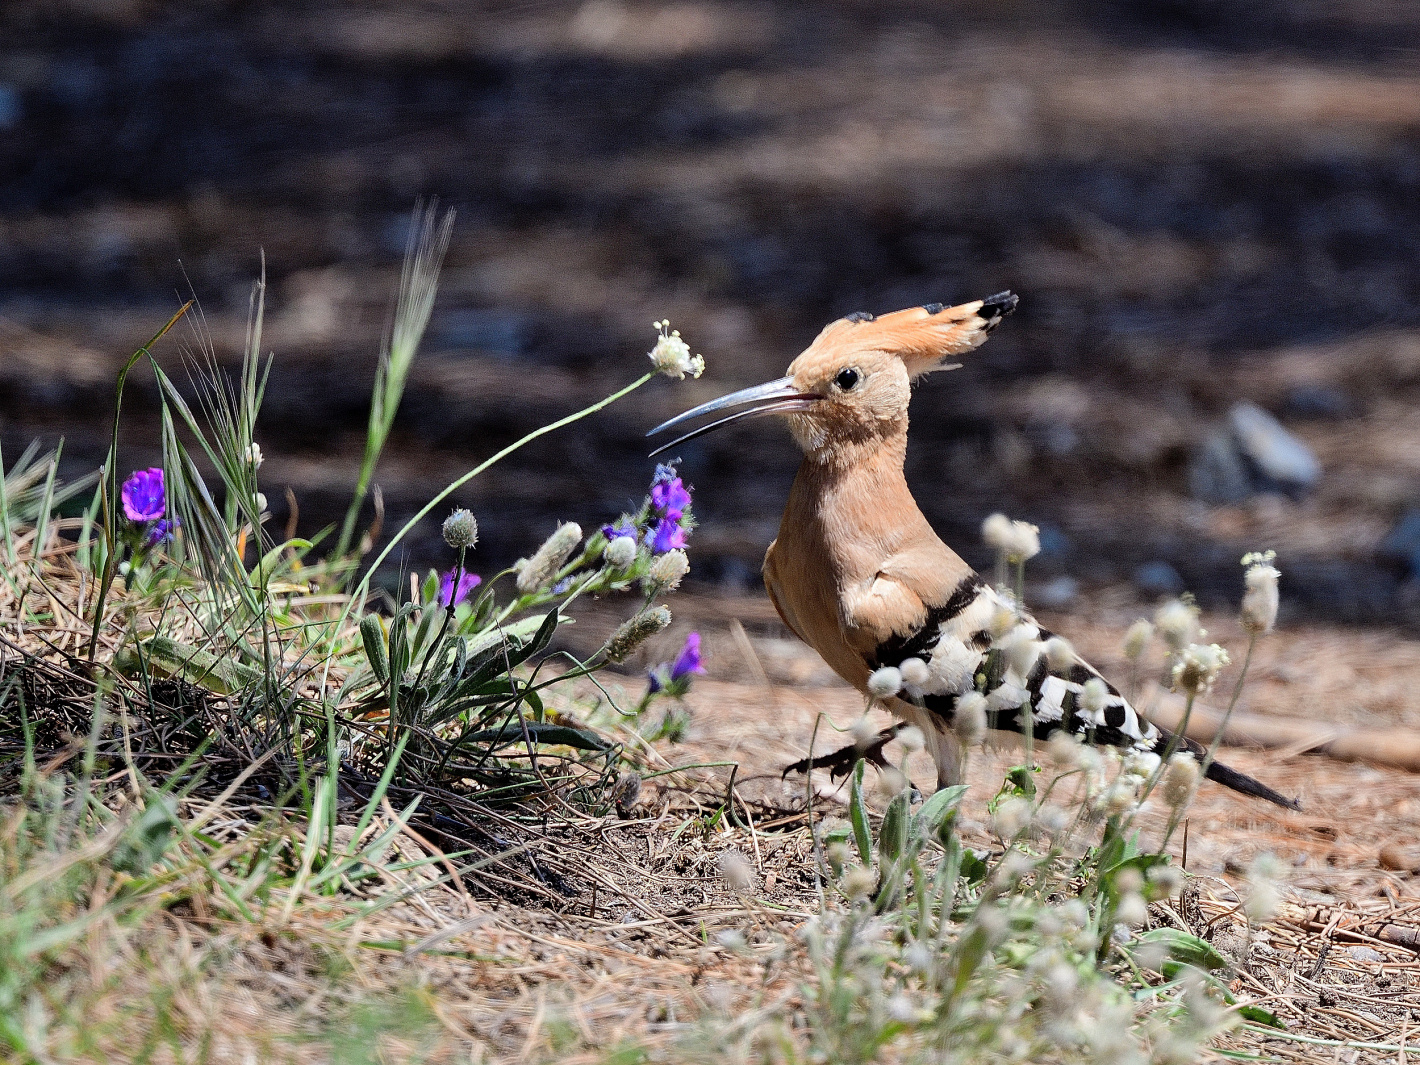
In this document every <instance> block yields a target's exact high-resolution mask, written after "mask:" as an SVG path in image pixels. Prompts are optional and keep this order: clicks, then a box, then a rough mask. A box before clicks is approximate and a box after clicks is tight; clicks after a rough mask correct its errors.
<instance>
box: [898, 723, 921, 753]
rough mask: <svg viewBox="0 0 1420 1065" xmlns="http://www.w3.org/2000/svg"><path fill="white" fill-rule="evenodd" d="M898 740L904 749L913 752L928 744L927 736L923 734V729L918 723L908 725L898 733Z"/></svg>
mask: <svg viewBox="0 0 1420 1065" xmlns="http://www.w3.org/2000/svg"><path fill="white" fill-rule="evenodd" d="M897 742H898V743H900V744H902V749H903V750H904V751H907V752H908V753H909V754H912V753H914V752H916V751H920V750H921V749H922V748H923V747H925V746H927V738H926V737H925V736H923V735H922V730H921V729H920V728H918V727H917V726H916V725H908V726H907V727H906V728H905V729H903V730H902V731H901V732H899V733H898V734H897Z"/></svg>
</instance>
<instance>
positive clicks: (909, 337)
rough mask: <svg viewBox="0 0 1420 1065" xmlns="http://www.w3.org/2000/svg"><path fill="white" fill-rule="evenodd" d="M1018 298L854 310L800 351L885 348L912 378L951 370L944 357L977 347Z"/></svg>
mask: <svg viewBox="0 0 1420 1065" xmlns="http://www.w3.org/2000/svg"><path fill="white" fill-rule="evenodd" d="M1017 299H1018V297H1017V296H1016V295H1015V294H1014V293H1012V292H998V293H997V294H996V295H994V296H988V297H986V299H984V300H972V301H971V302H970V303H963V304H960V305H958V306H956V307H943V306H942V305H941V304H940V303H928V304H926V305H924V306H921V307H909V308H907V309H906V310H903V311H893V312H892V313H891V314H882V315H877V316H874V315H871V314H869V313H868V312H866V311H854V312H853V313H852V314H850V315H847V316H846V317H843V318H840V319H838V320H837V321H835V322H830V323H829V324H828V325H827V326H825V327H824V329H823V331H822V332H821V333H819V335H818V337H817V338H816V339H815V340H814V342H813V343H812V344H811V345H810V346H809V348H808V350H806V351H805V352H804V355H805V356H810V357H812V358H815V359H817V358H819V357H822V358H824V359H826V360H827V361H829V362H835V361H840V360H841V358H842V356H843V355H844V354H846V353H848V352H852V351H863V350H868V349H871V350H877V351H883V352H887V353H889V354H892V355H896V356H897V357H898V358H900V359H902V361H903V363H904V364H906V366H907V373H908V376H909V377H911V378H913V379H914V380H915V379H916V378H918V377H921V376H922V375H923V374H926V373H931V372H932V371H933V370H944V369H955V368H956V367H955V366H954V365H951V364H949V363H947V362H946V360H948V359H950V358H952V357H954V356H957V355H965V354H966V353H967V352H968V351H971V350H973V349H974V348H977V347H980V346H981V344H982V342H983V341H985V339H986V337H987V336H988V335H989V334H990V332H991V330H993V329H995V328H996V326H998V325H999V324H1000V323H1001V319H1002V318H1004V317H1006V315H1008V314H1010V313H1011V312H1012V311H1014V310H1015V309H1016V302H1017Z"/></svg>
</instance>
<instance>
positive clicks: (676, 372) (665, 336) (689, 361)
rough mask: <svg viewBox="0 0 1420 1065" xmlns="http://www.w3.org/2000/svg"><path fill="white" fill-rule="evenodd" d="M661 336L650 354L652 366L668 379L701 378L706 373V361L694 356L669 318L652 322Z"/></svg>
mask: <svg viewBox="0 0 1420 1065" xmlns="http://www.w3.org/2000/svg"><path fill="white" fill-rule="evenodd" d="M651 324H652V325H653V326H655V327H656V328H657V329H658V330H660V333H661V335H660V336H658V337H657V338H656V346H655V347H653V348H652V349H651V350H650V352H649V353H648V357H649V358H650V360H651V364H652V365H653V366H655V368H656V369H657V370H658V371H660V372H661V373H663V374H665V375H666V376H667V377H674V378H675V379H676V380H677V381H680V380H683V379H684V378H685V375H686V374H690V376H691V377H699V376H700V375H701V374H702V373H704V372H705V359H704V358H702V357H701V356H699V355H692V354H691V353H690V347H689V345H687V344H686V342H685V341H684V340H682V339H681V338H680V330H679V329H672V328H671V321H670V319H669V318H667V319H665V320H664V321H661V322H652V323H651Z"/></svg>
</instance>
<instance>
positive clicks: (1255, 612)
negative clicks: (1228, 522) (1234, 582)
mask: <svg viewBox="0 0 1420 1065" xmlns="http://www.w3.org/2000/svg"><path fill="white" fill-rule="evenodd" d="M1275 557H1276V555H1275V554H1274V553H1273V552H1271V551H1268V552H1267V553H1266V554H1262V555H1258V554H1251V555H1244V556H1243V565H1244V566H1247V573H1246V575H1245V576H1244V577H1243V583H1244V585H1245V587H1246V591H1244V592H1243V601H1242V623H1243V628H1245V629H1247V631H1248V632H1251V633H1264V632H1271V631H1272V626H1273V625H1275V624H1276V623H1277V602H1278V594H1277V578H1278V577H1280V576H1282V574H1281V573H1279V572H1278V570H1277V567H1276V566H1274V565H1272V559H1273V558H1275Z"/></svg>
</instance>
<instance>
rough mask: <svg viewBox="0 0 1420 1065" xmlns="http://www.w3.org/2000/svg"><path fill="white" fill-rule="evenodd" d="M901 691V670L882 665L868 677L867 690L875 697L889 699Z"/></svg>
mask: <svg viewBox="0 0 1420 1065" xmlns="http://www.w3.org/2000/svg"><path fill="white" fill-rule="evenodd" d="M900 691H902V671H901V670H899V669H898V668H897V667H896V666H883V667H882V668H881V669H879V670H876V671H874V673H873V674H872V676H870V677H869V678H868V692H869V693H870V694H871V695H872V696H873V697H874V698H876V699H890V698H892V697H893V696H894V695H896V694H897V693H898V692H900Z"/></svg>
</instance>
